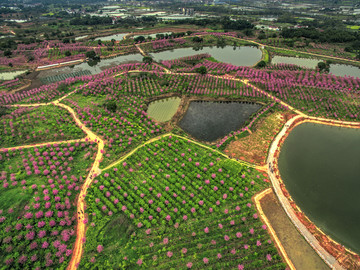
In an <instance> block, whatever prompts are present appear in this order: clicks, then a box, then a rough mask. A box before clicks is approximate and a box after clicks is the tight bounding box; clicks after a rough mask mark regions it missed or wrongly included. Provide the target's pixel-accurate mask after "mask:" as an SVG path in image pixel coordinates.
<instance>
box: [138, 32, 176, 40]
mask: <svg viewBox="0 0 360 270" xmlns="http://www.w3.org/2000/svg"><path fill="white" fill-rule="evenodd" d="M161 34H162V35H171V32H162V33H155V34H148V35H147V34H144V35H136V36H133V38H137V37H140V36H143V37H144V38H148V37H151V38H152V39H156V35H161Z"/></svg>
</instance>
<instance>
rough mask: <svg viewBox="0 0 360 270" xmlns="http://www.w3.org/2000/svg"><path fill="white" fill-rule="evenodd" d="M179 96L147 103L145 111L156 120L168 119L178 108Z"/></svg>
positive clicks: (164, 120) (163, 120)
mask: <svg viewBox="0 0 360 270" xmlns="http://www.w3.org/2000/svg"><path fill="white" fill-rule="evenodd" d="M180 102H181V98H179V97H172V98H165V99H160V100H156V101H153V102H151V103H150V104H149V107H148V110H147V113H148V115H149V116H150V117H152V118H154V119H155V120H156V121H158V122H166V121H169V120H170V119H171V118H172V117H173V116H174V114H175V113H176V111H177V109H178V108H179V105H180Z"/></svg>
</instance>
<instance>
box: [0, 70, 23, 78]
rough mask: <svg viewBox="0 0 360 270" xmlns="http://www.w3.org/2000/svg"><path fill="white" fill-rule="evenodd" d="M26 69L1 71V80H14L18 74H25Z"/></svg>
mask: <svg viewBox="0 0 360 270" xmlns="http://www.w3.org/2000/svg"><path fill="white" fill-rule="evenodd" d="M25 73H26V70H18V71H11V72H2V73H0V80H13V79H15V78H16V77H17V76H19V75H21V74H25Z"/></svg>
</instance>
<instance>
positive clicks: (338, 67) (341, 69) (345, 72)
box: [330, 64, 360, 78]
mask: <svg viewBox="0 0 360 270" xmlns="http://www.w3.org/2000/svg"><path fill="white" fill-rule="evenodd" d="M330 73H332V74H334V75H337V76H352V77H355V78H356V77H357V78H360V68H358V67H355V66H350V65H343V64H331V65H330Z"/></svg>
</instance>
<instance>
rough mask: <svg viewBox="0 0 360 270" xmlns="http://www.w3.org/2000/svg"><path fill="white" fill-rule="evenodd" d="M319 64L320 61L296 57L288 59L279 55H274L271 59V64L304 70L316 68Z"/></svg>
mask: <svg viewBox="0 0 360 270" xmlns="http://www.w3.org/2000/svg"><path fill="white" fill-rule="evenodd" d="M319 62H320V60H318V59H311V58H297V57H288V56H281V55H275V56H274V57H272V59H271V63H272V64H293V65H298V66H301V67H304V68H316V67H317V64H318V63H319Z"/></svg>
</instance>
